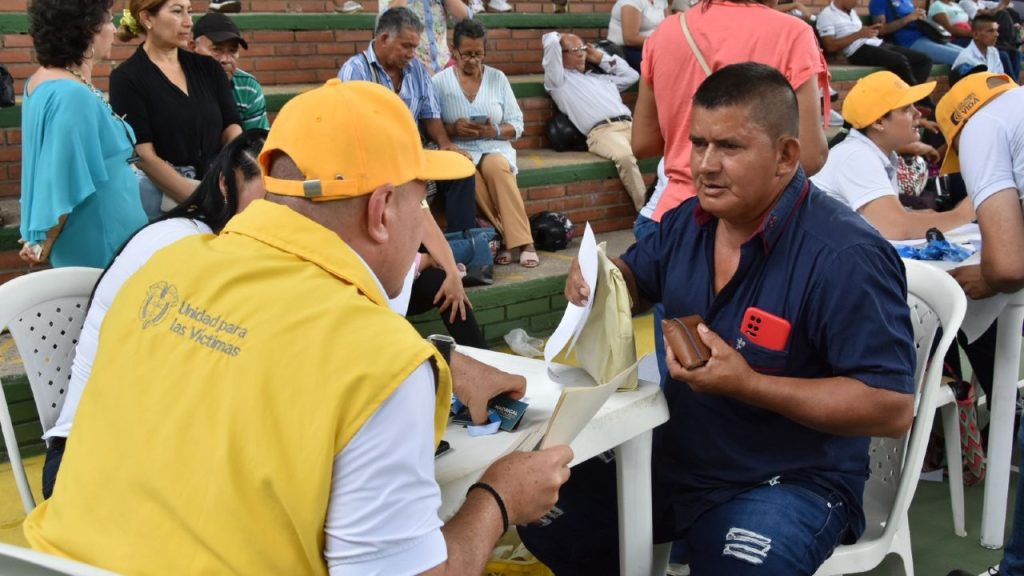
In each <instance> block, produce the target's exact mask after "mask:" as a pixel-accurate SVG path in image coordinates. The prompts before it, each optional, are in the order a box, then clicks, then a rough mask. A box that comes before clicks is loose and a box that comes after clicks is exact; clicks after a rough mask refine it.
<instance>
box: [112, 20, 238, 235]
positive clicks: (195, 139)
mask: <svg viewBox="0 0 1024 576" xmlns="http://www.w3.org/2000/svg"><path fill="white" fill-rule="evenodd" d="M191 12H192V5H191V3H190V2H189V0H128V7H127V8H125V10H124V12H123V13H122V15H121V25H120V28H118V38H119V39H121V40H122V41H125V42H127V41H130V40H132V39H134V38H136V37H142V38H143V42H142V45H140V46H139V48H138V49H137V50H136V51H135V54H133V55H132V56H131V57H130V58H128V59H127V60H125V61H124V63H122V64H121V65H120V66H118V67H117V68H115V69H114V71H113V72H112V73H111V75H110V104H111V105H112V106H113V107H114V111H116V112H117V113H118V114H119V115H121V116H123V117H124V119H125V120H126V121H127V122H128V123H129V124H131V126H132V128H134V130H135V136H136V140H137V143H136V145H135V152H136V154H137V155H138V156H139V163H138V165H137V168H138V177H139V187H140V191H141V197H142V205H143V208H144V209H145V211H146V214H147V215H148V216H149V218H150V220H153V219H156V218H157V217H159V216H160V214H161V213H162V211H163V210H166V209H169V208H171V207H173V206H175V205H177V204H178V203H179V202H181V201H183V200H185V199H186V198H188V197H189V195H191V194H192V192H193V191H195V189H196V184H197V180H198V179H202V178H203V176H205V174H206V172H207V170H208V169H209V168H210V164H211V163H212V162H213V159H214V158H215V157H216V156H217V153H218V152H219V151H220V149H221V147H222V146H223V145H224V144H225V143H227V142H229V141H231V139H233V138H234V137H236V136H238V134H240V133H241V131H242V129H241V120H240V119H239V116H238V109H237V108H236V107H235V101H234V98H233V97H232V95H231V83H230V82H229V81H228V79H227V76H225V74H224V71H223V70H222V69H221V67H220V65H219V64H217V62H216V61H215V60H214V59H213V58H210V57H209V56H201V55H198V54H194V53H192V52H189V51H188V43H189V41H190V40H191V39H192V14H191Z"/></svg>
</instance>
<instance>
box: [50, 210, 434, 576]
mask: <svg viewBox="0 0 1024 576" xmlns="http://www.w3.org/2000/svg"><path fill="white" fill-rule="evenodd" d="M209 233H211V230H210V228H209V227H208V226H206V225H205V224H203V223H201V222H197V221H195V220H190V219H187V218H174V219H171V220H164V221H161V222H157V223H155V224H151V225H149V226H147V227H145V228H143V229H142V230H140V231H139V233H138V234H136V235H135V236H134V237H133V238H132V239H131V241H129V242H128V244H127V245H126V246H125V248H124V250H122V251H121V254H119V255H118V256H117V258H115V259H114V262H113V263H112V264H111V265H110V268H109V269H107V272H106V273H105V274H104V275H103V278H102V279H101V280H100V282H99V284H97V286H96V291H95V294H94V296H93V300H92V304H91V305H90V306H89V311H88V313H87V315H86V318H85V323H84V325H83V327H82V335H81V336H80V337H79V341H78V346H77V348H76V352H75V360H74V363H73V364H72V368H71V382H70V383H69V385H68V393H67V398H66V399H65V401H64V406H63V407H62V408H61V413H60V417H59V418H58V420H57V423H56V424H55V425H54V427H53V428H51V429H50V430H48V431H47V432H46V434H45V435H44V438H50V437H53V436H61V437H67V436H68V434H69V433H70V431H71V424H72V421H73V420H74V417H75V413H76V412H77V410H78V403H79V400H80V399H81V397H82V392H83V391H84V389H85V383H86V382H87V381H88V379H89V374H90V373H91V371H92V363H93V361H94V360H95V358H96V349H97V345H98V343H99V331H100V326H101V325H102V324H103V319H104V317H105V316H106V314H107V310H108V309H109V308H110V305H111V303H112V302H113V301H114V298H115V297H116V296H117V293H118V291H119V290H120V289H121V286H122V285H123V284H124V283H125V282H126V281H127V280H128V278H130V277H131V275H132V274H134V273H135V272H136V271H137V270H138V269H139V268H141V267H142V266H143V265H144V264H145V263H146V262H147V261H149V259H150V258H151V257H152V256H153V255H154V254H155V253H156V252H157V251H159V250H160V249H162V248H165V247H167V246H169V245H171V244H173V243H174V242H176V241H178V240H180V239H182V238H186V237H188V236H193V235H195V234H209ZM364 265H365V262H364ZM370 274H371V276H373V278H374V281H375V282H376V283H377V286H378V288H380V290H381V292H382V293H383V292H384V288H383V287H382V286H381V285H380V281H379V280H378V279H377V277H376V276H375V275H373V271H372V270H371V271H370ZM411 276H412V272H410V277H411ZM409 285H411V282H407V283H406V287H405V288H406V289H408V288H409ZM405 291H406V290H403V292H405ZM392 303H393V304H395V305H398V306H403V307H404V305H406V304H407V303H408V297H407V295H406V297H405V298H404V299H403V298H402V296H399V297H398V298H396V299H395V300H393V301H392ZM433 406H434V372H433V369H432V368H431V366H430V364H429V363H427V362H424V363H423V364H421V365H420V366H419V367H418V368H416V370H414V371H413V372H412V374H410V375H409V377H408V378H406V380H405V381H404V382H402V383H401V384H400V385H399V386H398V388H397V389H396V390H395V392H394V393H393V394H392V395H391V396H389V397H388V399H387V400H385V401H384V403H382V404H381V405H380V407H379V408H378V409H377V411H376V412H374V414H373V416H371V417H370V418H369V419H368V420H367V421H366V423H365V424H364V425H363V427H362V428H360V429H359V432H357V433H356V435H355V436H354V437H353V438H352V440H351V441H350V442H349V443H348V444H347V445H346V446H345V448H344V449H343V450H342V451H341V453H340V454H338V455H337V456H336V457H335V458H334V473H333V475H332V478H331V496H330V501H329V502H328V509H327V518H326V519H325V522H324V533H325V536H326V537H325V539H324V559H325V561H326V563H327V567H328V569H329V570H330V574H331V576H341V575H344V576H348V575H359V576H364V575H374V574H380V575H390V574H418V573H420V572H424V571H426V570H429V569H430V568H433V567H434V566H437V565H438V564H441V563H442V562H444V561H445V560H446V559H447V558H448V548H447V545H446V543H445V540H444V535H443V534H442V533H441V526H442V523H441V519H440V518H438V516H437V510H438V509H439V508H440V506H441V489H440V488H439V487H438V485H437V481H436V480H435V479H434V458H433V455H434V445H433V442H434V412H433V410H432V409H430V408H431V407H433ZM342 471H344V472H342Z"/></svg>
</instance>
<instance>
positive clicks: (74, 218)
mask: <svg viewBox="0 0 1024 576" xmlns="http://www.w3.org/2000/svg"><path fill="white" fill-rule="evenodd" d="M27 84H28V82H26V85H27ZM21 127H22V140H21V158H22V171H21V237H22V238H24V239H25V240H27V241H29V242H37V243H38V242H42V241H43V240H44V239H45V238H46V233H47V231H49V230H50V229H51V228H53V227H54V226H56V225H57V222H58V221H59V219H60V217H61V216H62V215H64V214H67V220H66V221H65V223H64V229H63V230H62V231H61V233H60V235H59V236H58V237H57V241H56V242H54V245H53V248H52V249H51V251H50V263H51V264H52V265H53V266H54V267H61V266H91V267H94V268H105V267H106V266H107V264H109V263H110V261H111V260H112V259H113V257H114V255H115V254H116V253H117V251H118V250H119V249H120V248H121V245H122V244H124V243H125V242H126V241H127V240H128V239H129V238H130V237H131V235H132V234H134V233H135V231H136V230H138V229H139V228H141V227H142V226H144V225H145V224H146V221H147V220H146V214H145V212H143V210H142V202H141V200H140V198H139V181H138V177H137V176H136V175H135V172H134V171H133V170H132V167H131V165H129V164H128V159H129V158H130V157H131V156H132V154H133V151H134V142H135V135H134V133H133V132H132V129H131V127H130V126H129V125H128V124H127V123H126V122H124V121H123V120H121V119H120V118H118V117H116V116H114V113H113V111H112V110H111V109H110V106H108V105H107V104H106V103H105V102H104V101H103V100H102V99H101V98H100V95H99V94H97V93H95V92H93V91H92V90H91V89H90V88H89V87H87V86H86V85H84V84H82V83H81V82H78V81H76V80H59V79H58V80H48V81H46V82H43V83H41V84H39V85H37V86H36V87H35V89H34V90H33V91H32V94H31V95H29V94H28V92H27V91H26V93H25V97H24V100H23V102H22V106H21Z"/></svg>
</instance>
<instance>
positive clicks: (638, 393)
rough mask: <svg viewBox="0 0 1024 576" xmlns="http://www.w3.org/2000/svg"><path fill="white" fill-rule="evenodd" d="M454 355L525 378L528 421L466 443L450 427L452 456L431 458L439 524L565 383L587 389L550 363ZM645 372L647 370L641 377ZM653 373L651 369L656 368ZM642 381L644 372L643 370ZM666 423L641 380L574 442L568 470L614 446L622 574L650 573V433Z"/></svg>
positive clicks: (654, 392) (539, 418)
mask: <svg viewBox="0 0 1024 576" xmlns="http://www.w3.org/2000/svg"><path fill="white" fill-rule="evenodd" d="M459 352H462V353H465V354H466V355H468V356H471V357H473V358H475V359H476V360H479V361H481V362H484V363H486V364H490V365H491V366H494V367H496V368H500V369H502V370H505V371H506V372H510V373H513V374H521V375H522V376H524V377H526V380H527V390H526V398H525V400H526V402H528V403H529V404H530V407H529V409H528V410H527V411H526V416H525V417H524V419H523V422H522V423H521V424H520V426H519V431H518V432H515V433H506V432H499V433H498V434H495V435H493V436H483V437H476V438H471V437H470V436H469V435H468V434H467V432H466V430H465V429H464V428H462V427H461V426H455V425H449V426H448V430H447V431H446V432H445V435H444V438H445V440H447V441H448V442H449V443H450V444H451V445H452V452H450V453H448V454H445V455H443V456H441V457H440V458H438V459H437V461H436V464H435V476H436V478H437V482H438V484H439V485H440V486H441V510H440V515H441V519H442V520H447V519H448V518H450V517H451V516H452V515H453V514H455V512H456V511H457V510H458V508H459V506H461V505H462V502H463V500H464V499H465V497H466V490H467V489H468V488H469V486H470V485H471V484H472V483H473V482H476V481H477V479H479V478H480V476H481V475H482V474H483V472H484V470H485V469H486V468H487V466H488V465H490V464H491V462H493V461H494V460H497V459H498V458H499V457H501V456H502V455H504V454H506V453H507V452H509V451H511V450H513V449H515V448H516V447H517V446H518V445H519V444H520V443H521V442H522V440H523V439H524V438H525V436H526V435H528V434H530V432H531V431H532V430H536V429H537V427H539V426H542V425H543V423H544V422H546V421H547V419H548V417H549V416H550V415H551V412H552V410H553V409H554V407H555V403H556V402H557V401H558V396H559V394H560V393H561V389H562V387H564V386H579V385H590V384H588V382H589V379H588V377H587V376H586V373H585V372H583V370H581V369H579V368H572V367H569V366H564V365H554V366H553V371H554V374H553V375H549V374H548V371H547V368H546V366H545V364H544V362H543V361H542V360H534V359H531V358H524V357H521V356H513V355H511V354H503V353H500V352H492V351H489V350H480V349H476V348H468V347H465V346H459ZM646 373H649V372H646ZM655 373H656V368H655ZM640 374H641V378H643V376H644V375H645V371H644V370H641V372H640ZM666 420H668V406H667V405H666V403H665V397H664V396H663V395H662V393H661V389H660V387H659V386H658V384H657V382H656V381H655V382H652V381H647V380H643V379H641V381H640V385H639V387H638V388H637V389H636V390H634V391H629V392H616V393H615V394H613V395H612V397H611V398H609V399H608V401H607V402H606V403H605V405H604V406H603V407H602V408H601V410H600V411H599V412H598V413H597V415H595V416H594V418H593V420H591V422H590V424H589V425H587V427H586V428H585V429H584V430H583V432H581V433H580V435H579V436H577V437H576V440H575V441H573V443H572V444H571V447H572V449H573V452H574V453H575V456H574V459H573V461H572V465H575V464H578V463H580V462H583V461H584V460H588V459H590V458H592V457H594V456H597V455H598V454H600V453H602V452H604V451H606V450H610V449H613V448H614V449H615V457H616V463H617V465H616V468H617V479H618V507H619V552H620V553H619V567H620V573H621V574H624V575H633V574H637V575H644V576H646V575H647V574H649V573H650V571H651V559H652V551H653V540H652V538H653V535H652V531H651V525H652V520H651V435H652V434H651V431H652V430H653V429H654V427H656V426H658V425H659V424H661V423H663V422H665V421H666Z"/></svg>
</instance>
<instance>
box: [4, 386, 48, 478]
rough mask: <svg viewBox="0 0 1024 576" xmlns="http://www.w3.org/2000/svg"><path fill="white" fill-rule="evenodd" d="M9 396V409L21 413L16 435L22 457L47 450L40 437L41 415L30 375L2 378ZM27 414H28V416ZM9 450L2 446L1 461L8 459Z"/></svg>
mask: <svg viewBox="0 0 1024 576" xmlns="http://www.w3.org/2000/svg"><path fill="white" fill-rule="evenodd" d="M0 381H2V385H3V388H4V394H5V396H6V397H7V403H8V407H9V408H8V410H10V411H11V413H12V414H17V413H20V414H21V415H22V416H21V417H20V418H18V419H17V420H16V421H15V422H14V423H13V424H14V435H15V437H16V438H17V441H18V449H19V450H20V451H21V457H22V458H27V457H28V456H34V455H36V454H43V453H45V452H46V444H44V443H43V441H42V439H40V435H42V428H41V427H40V424H39V416H38V415H37V414H38V413H37V412H36V407H35V403H34V402H33V401H32V392H31V389H30V388H29V384H28V377H27V376H25V375H24V374H14V375H10V376H4V377H3V378H0ZM26 416H28V417H27V418H26ZM7 459H8V458H7V450H6V448H3V447H2V446H0V461H6V460H7Z"/></svg>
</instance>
